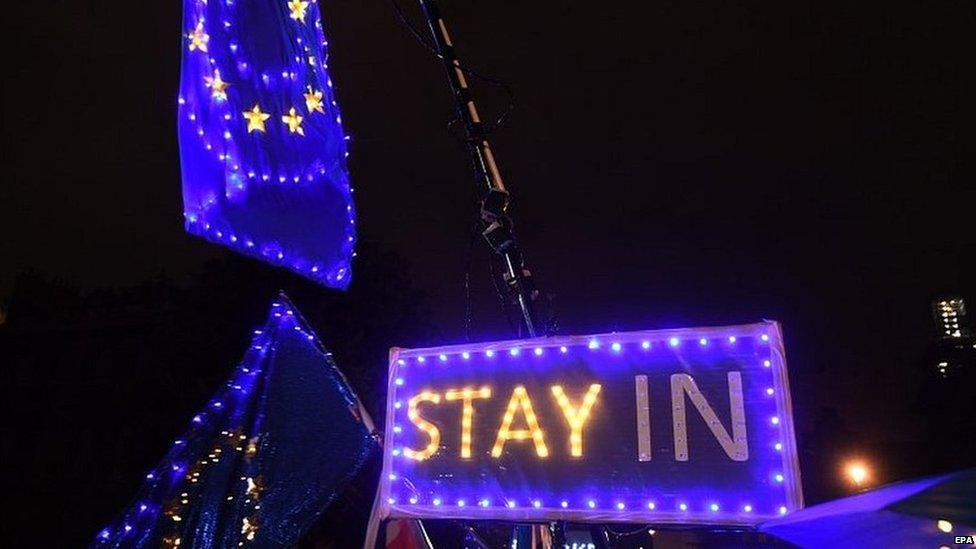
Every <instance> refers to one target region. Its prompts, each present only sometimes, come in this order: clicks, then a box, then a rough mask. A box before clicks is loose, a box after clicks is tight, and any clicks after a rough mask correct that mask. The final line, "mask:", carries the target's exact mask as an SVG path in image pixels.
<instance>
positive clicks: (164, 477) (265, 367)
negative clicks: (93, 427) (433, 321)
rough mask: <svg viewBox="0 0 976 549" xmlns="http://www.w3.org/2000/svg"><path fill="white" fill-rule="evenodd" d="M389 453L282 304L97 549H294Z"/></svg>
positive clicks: (327, 359)
mask: <svg viewBox="0 0 976 549" xmlns="http://www.w3.org/2000/svg"><path fill="white" fill-rule="evenodd" d="M211 1H214V0H211ZM377 449H378V443H377V441H376V439H375V438H374V428H373V424H372V421H371V420H370V418H369V415H368V414H367V413H366V412H365V410H364V409H363V408H362V406H361V405H360V402H359V400H358V399H357V398H356V395H355V394H354V393H353V392H352V390H351V389H350V388H349V386H348V384H347V383H346V380H345V378H344V377H343V375H342V373H341V372H340V371H339V369H338V368H337V367H336V365H335V363H334V362H333V361H332V357H331V355H330V354H329V352H328V351H326V350H325V349H324V348H323V347H322V346H321V344H320V343H319V341H318V338H317V337H316V336H315V334H314V333H313V332H312V331H311V329H310V328H309V327H308V325H307V324H306V323H305V322H304V321H303V320H302V318H301V315H300V314H299V313H298V310H297V309H295V307H294V306H293V305H292V304H291V303H290V302H289V301H288V300H287V298H285V297H284V296H281V298H279V299H278V300H277V301H275V303H273V304H272V307H271V312H270V313H269V315H268V321H267V322H266V323H265V324H264V326H263V327H261V328H260V329H258V330H255V331H254V336H253V338H252V340H251V344H250V346H249V347H248V350H247V352H246V353H245V355H244V359H243V361H242V362H241V364H240V365H239V366H238V367H237V368H236V369H235V370H234V371H233V372H232V374H231V376H230V377H229V379H228V380H227V382H226V383H225V384H224V385H223V386H222V387H221V388H220V390H219V391H217V392H216V394H214V396H213V397H212V398H211V399H210V400H209V401H208V402H207V404H206V406H205V407H204V408H203V410H201V411H200V413H198V414H197V415H195V416H193V418H192V419H191V420H190V425H189V428H188V429H187V430H186V431H185V432H184V433H182V434H181V435H180V437H179V438H177V439H176V440H174V441H173V445H172V448H171V449H170V451H169V452H168V453H167V455H166V456H165V457H164V458H163V460H162V461H161V462H160V463H159V464H158V465H156V467H154V468H153V469H151V470H150V471H149V472H147V473H146V476H145V480H144V481H143V485H142V488H141V489H140V490H139V491H138V493H137V494H136V497H135V499H134V501H133V503H132V505H131V506H129V507H128V508H127V509H126V510H125V511H124V512H123V513H122V514H121V515H120V516H119V518H118V519H117V520H115V521H114V522H113V523H112V524H110V525H109V526H107V527H106V528H104V529H103V530H101V531H100V532H99V533H98V535H97V537H96V539H95V540H94V542H93V543H92V547H99V548H101V547H136V548H150V547H152V548H157V547H181V548H182V547H196V548H205V549H209V548H215V547H290V546H292V545H294V544H295V543H296V542H298V540H299V539H300V538H301V537H302V535H304V534H305V533H306V532H307V531H308V529H309V528H310V527H311V526H312V525H313V524H314V523H315V521H316V520H317V519H318V517H319V515H320V514H321V513H322V511H323V510H325V508H326V507H328V506H329V504H330V503H331V502H332V501H333V500H334V499H335V498H336V496H337V495H338V493H339V492H340V491H341V490H342V489H343V487H345V485H346V484H347V482H349V481H350V480H351V479H352V478H353V477H354V476H355V475H356V474H357V472H358V471H359V470H360V469H361V467H362V466H363V464H364V463H365V462H366V460H367V459H369V457H370V455H372V454H373V453H374V452H376V450H377Z"/></svg>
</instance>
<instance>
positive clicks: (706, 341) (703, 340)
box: [698, 338, 708, 345]
mask: <svg viewBox="0 0 976 549" xmlns="http://www.w3.org/2000/svg"><path fill="white" fill-rule="evenodd" d="M698 344H699V345H708V340H707V339H705V338H701V339H699V340H698Z"/></svg>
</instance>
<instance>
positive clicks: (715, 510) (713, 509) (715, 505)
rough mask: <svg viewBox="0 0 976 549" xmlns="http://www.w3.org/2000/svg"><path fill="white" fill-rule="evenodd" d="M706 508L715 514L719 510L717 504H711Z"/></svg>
mask: <svg viewBox="0 0 976 549" xmlns="http://www.w3.org/2000/svg"><path fill="white" fill-rule="evenodd" d="M708 508H709V509H711V511H712V512H713V513H715V512H717V511H718V509H719V508H718V504H717V503H713V504H711V505H709V506H708Z"/></svg>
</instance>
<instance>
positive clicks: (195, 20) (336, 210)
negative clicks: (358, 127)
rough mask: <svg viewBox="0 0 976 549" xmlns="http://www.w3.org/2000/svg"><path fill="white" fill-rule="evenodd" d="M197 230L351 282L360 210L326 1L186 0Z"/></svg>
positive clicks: (192, 207) (187, 156)
mask: <svg viewBox="0 0 976 549" xmlns="http://www.w3.org/2000/svg"><path fill="white" fill-rule="evenodd" d="M183 6H184V8H183V39H182V47H183V63H182V72H181V77H180V95H179V99H178V103H179V105H178V124H177V126H178V131H179V141H180V160H181V168H182V179H183V207H184V217H185V226H186V230H187V231H188V232H190V233H192V234H195V235H198V236H201V237H203V238H206V239H207V240H210V241H212V242H216V243H219V244H222V245H224V246H226V247H228V248H231V249H233V250H236V251H238V252H241V253H243V254H246V255H249V256H252V257H255V258H257V259H260V260H263V261H266V262H268V263H271V264H274V265H278V266H281V267H285V268H287V269H290V270H292V271H294V272H296V273H298V274H301V275H303V276H305V277H308V278H311V279H312V280H315V281H316V282H319V283H321V284H324V285H326V286H328V287H332V288H346V287H347V286H348V284H349V280H350V262H351V258H352V255H353V245H354V243H355V211H354V207H353V201H352V189H351V187H350V184H349V176H348V172H347V168H346V156H347V140H348V138H347V136H346V134H345V132H344V131H343V128H342V118H341V115H340V113H339V107H338V103H337V102H336V98H335V93H334V86H333V81H332V79H331V78H330V76H329V71H328V49H327V46H328V42H327V41H326V38H325V33H324V31H323V26H322V19H321V17H320V14H319V11H318V5H317V3H316V2H313V1H305V0H184V2H183Z"/></svg>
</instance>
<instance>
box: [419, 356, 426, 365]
mask: <svg viewBox="0 0 976 549" xmlns="http://www.w3.org/2000/svg"><path fill="white" fill-rule="evenodd" d="M417 362H419V363H421V364H423V363H424V362H427V359H426V358H424V357H422V356H418V357H417Z"/></svg>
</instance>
